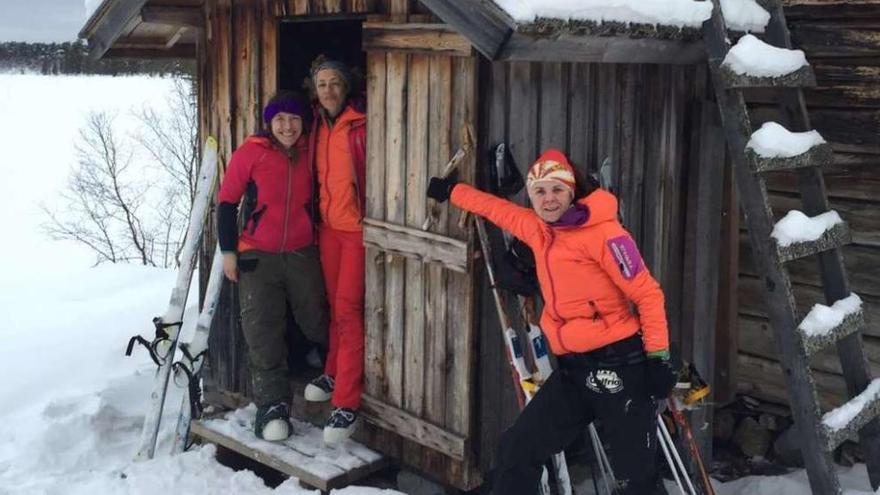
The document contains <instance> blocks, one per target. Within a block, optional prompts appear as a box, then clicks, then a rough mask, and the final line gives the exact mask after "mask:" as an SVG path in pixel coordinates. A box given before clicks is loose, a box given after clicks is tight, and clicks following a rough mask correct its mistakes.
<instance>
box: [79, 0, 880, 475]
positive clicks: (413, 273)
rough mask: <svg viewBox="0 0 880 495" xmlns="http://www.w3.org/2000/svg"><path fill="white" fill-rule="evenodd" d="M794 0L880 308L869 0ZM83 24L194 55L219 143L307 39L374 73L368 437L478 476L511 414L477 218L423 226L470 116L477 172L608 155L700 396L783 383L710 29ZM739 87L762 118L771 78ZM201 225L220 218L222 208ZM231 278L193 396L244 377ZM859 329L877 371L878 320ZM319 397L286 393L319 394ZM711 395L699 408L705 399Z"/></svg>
mask: <svg viewBox="0 0 880 495" xmlns="http://www.w3.org/2000/svg"><path fill="white" fill-rule="evenodd" d="M786 5H787V7H786V14H787V16H788V19H789V21H790V28H791V32H792V37H793V39H794V42H795V45H797V46H799V47H800V48H802V49H804V50H805V51H806V54H807V57H808V59H809V60H810V61H811V62H812V64H813V65H814V67H815V69H816V72H817V76H818V81H819V85H818V87H817V88H815V89H813V90H809V91H807V102H808V104H809V106H810V109H811V112H812V117H813V123H814V125H815V127H816V128H817V129H818V130H819V132H820V133H822V135H823V136H824V137H825V138H826V139H827V140H829V141H830V142H832V143H833V145H834V149H835V152H836V154H837V160H836V162H835V164H834V165H832V166H830V167H829V168H828V169H827V170H826V171H825V176H826V181H827V183H828V185H829V189H830V196H831V198H830V199H831V204H832V206H833V207H834V208H835V209H837V211H839V212H840V213H841V214H842V216H843V217H844V219H845V220H847V221H848V222H849V223H850V226H851V228H852V230H853V234H854V235H853V237H854V242H853V244H852V245H851V246H849V247H847V248H846V249H845V258H846V261H847V266H848V267H849V269H850V276H851V283H852V287H853V290H854V291H855V292H856V293H858V294H860V295H861V296H862V299H863V300H864V301H865V304H866V308H867V311H866V312H867V313H868V317H869V321H873V322H877V321H880V270H878V268H877V265H878V261H880V214H878V213H877V212H878V211H880V210H878V206H880V199H878V194H877V191H878V190H880V189H878V186H880V164H878V160H880V92H878V91H880V90H878V88H880V85H878V82H880V58H878V57H877V54H878V50H880V37H878V36H877V35H876V29H877V25H878V22H880V3H878V2H877V1H876V0H853V1H848V0H839V1H838V0H834V1H832V0H828V1H821V2H817V1H813V0H790V1H787V2H786ZM81 36H83V37H85V38H87V39H88V41H89V45H90V47H92V55H93V56H96V57H100V56H144V57H163V56H173V57H180V56H185V57H195V58H196V60H197V62H198V87H199V96H198V98H199V102H198V103H199V110H200V114H199V130H200V133H201V135H202V136H207V135H213V136H217V137H218V138H219V142H220V148H221V161H225V160H226V159H228V157H229V155H230V153H231V152H232V150H233V149H235V147H236V146H237V145H238V144H239V143H241V142H242V140H243V139H244V138H245V137H246V136H247V135H248V134H251V133H253V132H255V131H256V130H257V129H258V125H259V123H260V111H261V108H262V106H263V104H264V103H265V102H266V100H267V99H268V97H269V96H270V95H271V94H272V93H274V92H275V91H276V90H277V89H279V88H290V89H296V88H299V87H300V86H301V84H302V79H303V77H305V76H306V75H307V74H308V66H309V63H310V62H311V60H312V59H313V58H314V56H315V55H317V54H318V53H322V52H326V53H329V54H331V55H333V56H336V57H338V58H342V59H344V60H345V61H346V62H348V63H349V64H351V65H354V66H357V67H359V68H360V69H361V70H362V71H363V73H364V74H365V75H366V86H365V88H364V89H365V93H366V98H367V106H368V150H367V152H368V187H367V195H368V206H367V217H368V220H367V221H366V226H365V242H366V244H367V247H368V251H367V253H368V257H367V260H368V262H367V273H366V284H367V301H366V320H367V322H366V323H367V344H366V345H367V347H366V356H365V359H366V396H365V398H364V406H363V415H364V417H365V418H366V420H367V422H366V426H365V427H364V428H363V429H362V431H361V432H360V434H359V437H358V438H359V439H360V440H361V441H363V442H364V443H366V444H367V445H368V446H370V447H372V448H375V449H377V450H380V451H382V452H384V453H386V454H388V455H390V456H392V457H394V458H396V459H399V460H401V462H402V463H403V464H405V465H407V466H409V467H411V468H413V469H416V470H418V471H419V472H421V473H424V474H425V475H427V476H429V477H431V478H434V479H437V480H439V481H442V482H444V483H446V484H449V485H453V486H455V487H458V488H460V489H471V488H473V487H475V486H477V485H479V484H480V483H481V480H482V473H484V472H485V471H486V470H487V469H488V468H489V467H490V465H491V463H492V460H493V457H494V449H495V447H496V443H497V439H498V435H499V434H500V432H501V431H503V429H504V428H506V427H507V426H508V425H510V424H511V422H512V420H513V418H514V417H515V416H516V414H517V404H516V400H515V397H514V393H513V388H512V384H511V380H510V372H509V369H508V365H507V362H506V357H505V354H504V348H503V344H502V340H501V332H500V331H499V325H498V321H497V317H496V314H495V311H494V306H493V304H492V301H491V299H490V296H489V291H488V289H487V286H486V285H487V282H486V279H485V276H484V274H483V270H482V269H481V264H480V263H478V262H475V259H474V258H475V253H476V251H477V246H476V242H475V236H474V234H473V232H472V229H471V228H470V227H469V226H468V225H467V224H462V223H460V221H459V220H460V219H459V212H458V211H457V210H455V209H454V208H451V207H446V206H444V207H443V208H442V209H441V216H440V221H439V222H438V223H437V224H436V225H435V227H433V228H432V230H431V231H430V234H424V233H422V232H421V230H420V228H419V226H421V224H422V222H423V220H424V218H425V215H426V200H425V195H424V191H425V188H426V184H427V179H428V178H429V177H430V176H433V175H437V174H438V173H439V171H440V170H441V167H442V166H443V165H444V164H445V163H446V161H447V160H448V159H449V158H450V157H451V156H452V154H453V153H455V151H456V150H457V149H458V148H459V147H460V146H461V145H462V142H461V137H460V136H461V132H462V129H463V128H467V127H471V128H473V129H474V130H475V133H476V147H475V150H474V152H473V153H471V154H470V155H469V156H468V157H467V158H466V160H465V161H464V163H463V165H462V168H461V176H460V177H461V178H462V179H463V180H465V181H469V182H472V183H473V182H475V183H477V184H480V183H481V181H482V180H484V174H485V173H486V172H485V171H486V167H488V166H490V161H489V158H488V157H489V152H490V150H492V149H493V147H494V146H495V145H496V144H498V143H500V142H505V143H507V144H508V146H509V148H510V150H511V152H512V154H513V156H514V158H515V161H516V164H517V166H518V167H519V168H520V169H521V170H525V169H526V168H527V167H528V166H529V165H530V164H531V162H532V160H534V159H535V158H536V157H537V155H538V154H539V153H540V152H541V151H542V150H543V149H545V148H547V147H551V146H553V147H558V148H561V149H563V150H564V151H566V153H567V154H568V155H569V157H570V158H571V160H572V161H573V163H575V164H576V166H577V167H578V168H579V170H580V172H581V173H589V172H594V171H596V168H597V167H598V165H599V164H600V163H601V162H602V161H603V160H604V159H605V158H606V157H608V158H610V159H611V160H612V162H613V163H614V164H615V170H616V176H615V178H614V182H615V185H616V188H617V190H618V191H617V192H618V193H619V195H620V197H621V199H622V201H623V204H624V208H625V213H626V222H627V227H628V228H629V229H630V230H631V231H632V233H633V234H634V236H635V237H636V239H637V241H638V244H639V246H640V247H641V249H642V252H643V255H644V258H645V260H646V262H647V265H648V266H649V268H650V269H651V271H652V272H653V273H654V275H655V276H656V277H657V278H658V280H660V282H661V284H662V286H663V288H664V290H665V293H666V297H667V311H668V316H669V322H670V329H671V331H672V333H673V338H674V339H676V340H678V341H679V342H680V343H681V346H682V349H683V353H684V355H685V357H687V358H689V359H691V360H693V361H694V362H695V363H696V364H697V365H698V368H700V369H701V371H702V372H703V373H704V374H705V375H707V376H714V380H711V381H713V382H714V383H713V384H714V386H715V395H714V398H713V399H712V402H713V403H724V402H726V401H729V400H731V399H732V398H733V397H734V396H735V395H736V394H737V393H745V394H749V395H753V396H756V397H759V398H761V399H764V400H767V401H771V402H776V403H781V404H785V403H787V394H786V390H785V384H784V381H783V377H782V372H781V370H780V368H779V366H778V363H777V360H776V357H775V349H776V348H775V346H774V345H773V343H772V339H773V337H772V333H771V330H770V328H769V325H768V321H767V318H766V311H765V310H764V308H763V303H762V301H761V288H760V286H759V278H758V277H757V276H756V274H755V273H754V270H753V269H752V268H751V264H750V258H749V256H750V249H749V247H748V241H747V236H746V235H745V233H744V232H743V231H741V229H740V221H739V215H738V208H737V204H736V193H735V190H734V187H733V186H732V181H731V178H730V173H729V166H727V165H726V160H725V155H726V151H725V142H724V138H723V133H722V132H721V129H720V124H719V119H718V116H717V107H716V105H715V103H714V102H713V96H712V89H711V84H709V80H708V71H707V68H706V64H705V61H706V55H705V52H704V49H703V46H702V43H701V41H700V33H699V31H697V30H679V29H669V30H667V29H663V28H655V27H650V26H648V27H639V26H616V25H599V26H597V25H590V24H589V23H574V22H555V21H552V20H549V21H547V22H543V21H542V22H535V23H532V24H528V25H515V24H514V23H512V21H511V20H510V18H509V17H507V16H506V14H504V13H503V12H502V11H500V10H499V9H498V8H497V7H496V6H495V5H494V4H493V3H492V2H491V1H489V0H421V1H419V0H287V1H284V0H105V1H104V2H103V4H102V5H101V7H100V8H99V9H98V10H97V11H96V12H95V14H94V15H93V16H92V17H91V19H89V21H88V23H87V24H86V27H85V28H84V29H83V32H82V33H81ZM750 97H751V100H752V102H753V108H754V113H753V119H754V122H755V123H760V121H761V120H762V115H765V113H766V112H765V110H766V109H768V108H769V106H768V102H769V100H768V99H767V97H766V95H765V94H761V93H760V92H755V94H753V95H750ZM770 184H771V190H772V193H773V198H774V201H775V206H777V207H778V209H777V212H778V213H780V214H784V213H785V212H786V211H787V210H789V209H791V208H793V207H795V206H794V205H795V194H794V192H795V184H793V183H792V182H791V181H790V180H789V179H787V178H785V177H782V176H780V177H778V178H776V179H774V180H772V181H771V182H770ZM519 199H520V200H521V201H522V200H523V199H524V198H522V197H520V198H519ZM206 233H207V239H208V240H209V241H212V240H213V233H214V227H213V223H209V224H207V225H206ZM211 244H212V243H208V245H211ZM212 251H213V250H212V249H206V250H205V254H204V256H203V261H207V257H208V256H209V255H210V254H209V253H211V252H212ZM203 266H206V265H203ZM793 280H794V282H795V285H796V286H795V289H796V292H800V293H804V294H809V295H810V296H812V297H805V298H802V300H803V301H820V300H822V298H821V297H820V289H819V281H818V276H817V266H815V265H814V264H811V262H798V263H797V264H796V269H794V270H793ZM204 282H205V281H204V280H203V281H202V284H203V287H204ZM224 291H225V292H224V296H223V297H224V299H223V301H224V302H223V304H222V306H221V308H220V310H219V317H218V318H217V321H215V326H214V329H213V331H212V339H211V361H210V370H209V376H208V377H207V378H206V385H207V387H208V389H207V391H206V397H207V399H208V400H209V401H210V402H214V403H217V404H220V405H228V406H234V405H237V404H240V403H241V401H242V400H246V397H247V395H248V387H249V383H248V371H247V365H246V359H245V354H244V342H243V339H242V336H241V334H240V330H239V327H238V321H237V314H238V305H237V299H236V294H235V291H232V290H229V288H226V289H224ZM803 309H804V310H805V311H806V310H807V309H808V308H803ZM865 334H866V336H865V345H866V349H867V354H868V356H869V359H870V360H871V362H872V364H873V365H875V368H874V375H875V376H877V375H880V328H878V327H877V325H876V323H875V324H874V325H873V326H871V327H869V328H868V329H867V330H866V332H865ZM834 361H835V360H834V359H831V356H826V355H824V354H820V355H819V356H818V357H817V358H816V359H815V363H814V364H815V368H816V377H817V381H818V383H819V387H820V392H821V395H822V398H823V401H824V403H825V404H826V406H827V405H828V404H831V403H834V404H840V403H842V402H843V400H844V397H845V394H846V389H845V386H844V384H843V380H842V378H841V376H840V369H839V366H838V365H837V364H832V363H834ZM297 380H298V381H297ZM294 381H295V382H297V383H300V386H301V383H302V379H295V380H294ZM308 407H309V406H305V405H302V404H300V405H298V406H297V410H298V411H299V412H300V413H301V414H305V415H311V416H313V417H315V418H318V419H320V418H321V417H322V414H323V413H322V412H321V411H318V412H316V411H315V410H309V409H308ZM700 414H701V416H699V417H698V418H697V419H698V420H703V419H705V420H709V418H711V411H710V408H706V409H704V410H703V412H702V413H700ZM709 431H711V428H710V429H709Z"/></svg>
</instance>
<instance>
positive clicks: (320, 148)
mask: <svg viewBox="0 0 880 495" xmlns="http://www.w3.org/2000/svg"><path fill="white" fill-rule="evenodd" d="M317 115H318V116H319V117H318V118H317V119H315V124H314V125H313V132H312V135H311V139H312V146H311V148H310V152H311V153H312V154H313V160H314V162H313V163H314V164H315V170H316V175H317V179H318V208H319V209H318V211H319V212H320V215H321V221H322V222H324V223H325V224H327V225H328V226H329V227H331V228H333V229H336V230H342V231H346V232H358V231H361V230H362V229H363V226H362V225H361V223H362V220H363V216H364V214H363V213H364V204H365V194H366V187H365V182H366V163H365V162H366V119H367V117H366V114H364V113H363V112H362V111H359V110H357V109H356V108H355V107H354V106H353V105H348V106H346V107H345V109H344V110H343V111H342V113H340V114H339V115H338V116H337V117H336V120H335V121H334V122H333V123H332V124H330V122H329V121H327V120H326V119H324V117H323V116H321V114H320V113H318V114H317Z"/></svg>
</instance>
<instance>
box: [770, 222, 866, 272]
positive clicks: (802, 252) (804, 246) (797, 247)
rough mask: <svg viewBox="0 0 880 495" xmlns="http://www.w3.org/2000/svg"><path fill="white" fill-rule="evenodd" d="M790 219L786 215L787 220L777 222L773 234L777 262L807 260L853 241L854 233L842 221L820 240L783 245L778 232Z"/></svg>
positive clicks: (820, 237)
mask: <svg viewBox="0 0 880 495" xmlns="http://www.w3.org/2000/svg"><path fill="white" fill-rule="evenodd" d="M791 213H792V212H789V215H790V214H791ZM798 213H799V212H798ZM835 213H836V212H835ZM788 218H789V216H788V215H786V217H785V218H783V219H782V220H780V221H779V222H776V225H777V227H774V229H773V232H774V234H772V235H773V237H771V242H772V243H773V244H774V245H775V246H776V256H777V260H778V261H779V262H780V263H785V262H787V261H792V260H796V259H800V258H806V257H807V256H813V255H815V254H819V253H821V252H824V251H828V250H831V249H837V248H840V247H842V246H843V245H845V244H849V243H850V242H851V241H852V233H851V232H850V230H849V226H848V225H847V224H846V222H843V221H841V222H839V223H835V224H834V225H832V226H830V227H829V228H827V229H826V230H824V231H823V232H822V234H821V235H820V236H819V237H818V238H815V239H812V240H803V241H796V242H792V243H790V244H787V245H783V244H782V243H781V242H780V241H779V237H778V234H776V232H777V228H778V226H780V225H781V224H782V222H784V221H786V219H788Z"/></svg>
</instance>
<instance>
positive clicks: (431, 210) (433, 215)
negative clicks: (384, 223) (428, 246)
mask: <svg viewBox="0 0 880 495" xmlns="http://www.w3.org/2000/svg"><path fill="white" fill-rule="evenodd" d="M465 156H467V151H466V149H465V148H459V149H458V151H456V152H455V154H454V155H452V158H450V159H449V161H448V162H447V163H446V166H445V167H443V171H442V172H441V173H440V177H442V178H444V179H446V178H448V177H449V176H450V175H452V173H453V172H455V170H456V169H457V168H458V164H459V163H461V161H462V160H464V157H465ZM438 210H439V205H438V204H437V202H436V201H434V200H433V199H431V198H428V215H427V216H426V217H425V221H424V222H422V230H425V231H427V230H428V229H430V228H431V225H434V224H435V223H437V217H438V216H440V212H439V211H438Z"/></svg>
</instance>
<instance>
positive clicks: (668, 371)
mask: <svg viewBox="0 0 880 495" xmlns="http://www.w3.org/2000/svg"><path fill="white" fill-rule="evenodd" d="M677 381H678V369H677V367H676V366H675V365H674V363H673V361H672V360H671V359H670V358H669V351H665V350H664V351H657V352H652V353H649V354H648V362H647V365H646V366H645V384H646V386H647V389H648V394H649V395H650V396H651V397H653V398H654V400H658V401H660V400H665V399H666V398H667V397H669V394H670V393H671V392H672V388H673V387H675V383H676V382H677Z"/></svg>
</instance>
